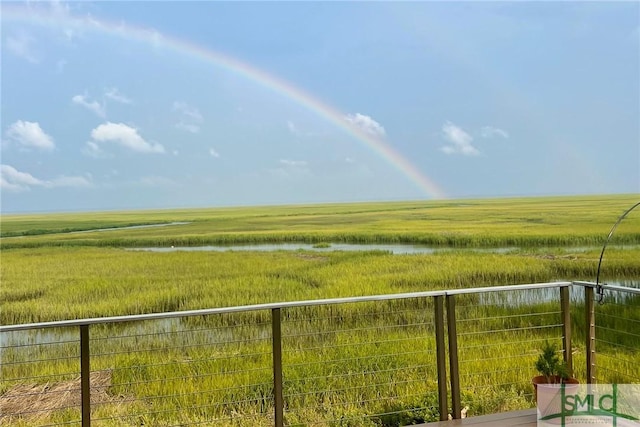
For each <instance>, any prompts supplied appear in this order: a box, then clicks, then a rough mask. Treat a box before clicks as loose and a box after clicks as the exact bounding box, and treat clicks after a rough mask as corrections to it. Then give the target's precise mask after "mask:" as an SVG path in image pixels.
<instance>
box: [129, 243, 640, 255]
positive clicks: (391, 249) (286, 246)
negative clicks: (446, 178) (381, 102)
mask: <svg viewBox="0 0 640 427" xmlns="http://www.w3.org/2000/svg"><path fill="white" fill-rule="evenodd" d="M611 247H615V246H611ZM632 247H640V246H639V245H635V246H629V245H627V246H620V248H626V249H629V248H632ZM545 249H548V250H554V251H555V250H566V249H567V248H566V247H563V248H535V250H536V251H541V250H545ZM595 249H597V250H599V249H600V247H575V248H570V250H571V251H572V252H585V251H589V250H595ZM126 250H129V251H145V252H178V251H184V252H227V251H256V252H275V251H314V252H332V251H383V252H388V253H391V254H394V255H410V254H433V253H437V252H452V251H465V252H481V253H487V252H489V253H500V254H508V253H511V252H514V253H515V252H518V251H520V250H522V248H519V247H515V246H509V247H498V248H451V247H434V246H426V245H415V244H402V243H398V244H378V243H375V244H352V243H331V244H328V245H325V244H320V245H314V244H309V243H261V244H247V245H211V246H177V247H174V246H171V247H147V248H127V249H126Z"/></svg>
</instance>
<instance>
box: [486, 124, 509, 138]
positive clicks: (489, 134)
mask: <svg viewBox="0 0 640 427" xmlns="http://www.w3.org/2000/svg"><path fill="white" fill-rule="evenodd" d="M480 136H482V137H483V138H495V137H500V138H504V139H508V138H509V132H507V131H506V130H504V129H500V128H496V127H493V126H484V127H483V128H482V129H480Z"/></svg>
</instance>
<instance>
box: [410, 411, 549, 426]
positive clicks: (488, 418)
mask: <svg viewBox="0 0 640 427" xmlns="http://www.w3.org/2000/svg"><path fill="white" fill-rule="evenodd" d="M536 425H537V417H536V410H535V408H534V409H524V410H522V411H514V412H504V413H502V414H491V415H481V416H479V417H470V418H464V419H461V420H451V421H439V422H436V423H428V424H420V426H422V427H454V426H484V427H536Z"/></svg>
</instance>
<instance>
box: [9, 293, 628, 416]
mask: <svg viewBox="0 0 640 427" xmlns="http://www.w3.org/2000/svg"><path fill="white" fill-rule="evenodd" d="M581 288H584V297H583V296H582V294H581V293H580V292H579V291H581V290H582V289H581ZM594 288H595V284H589V283H584V282H575V283H573V285H572V283H570V282H554V283H542V284H531V285H513V286H500V287H490V288H475V289H456V290H449V291H436V292H420V293H410V294H396V295H377V296H367V297H356V298H342V299H332V300H314V301H297V302H287V303H281V304H264V305H254V306H244V307H232V308H219V309H209V310H194V311H187V312H172V313H157V314H148V315H136V316H122V317H110V318H102V319H77V320H69V321H63V322H51V323H40V324H31V325H12V326H0V351H1V352H2V367H1V374H2V378H1V379H0V425H12V426H14V425H15V426H23V425H24V426H27V425H28V426H36V425H37V426H44V425H76V426H79V425H82V426H89V425H91V423H92V422H93V423H94V424H95V425H100V426H102V425H105V426H110V425H114V426H115V425H142V424H144V425H164V426H178V425H216V426H226V425H229V426H231V425H233V426H262V425H264V426H273V425H275V426H283V425H290V426H293V425H305V426H306V425H318V426H325V425H338V424H344V425H363V426H364V425H407V424H412V423H419V422H428V421H436V420H443V419H447V417H448V416H452V417H454V418H460V417H461V416H462V414H463V413H464V412H466V415H467V416H473V415H479V414H482V413H490V412H500V411H505V410H511V409H520V408H523V407H533V406H534V402H533V399H532V396H531V394H532V386H531V384H530V382H531V376H532V375H533V365H534V359H535V358H536V356H537V354H538V351H539V348H540V346H541V344H542V343H544V342H545V341H555V342H557V343H558V344H561V345H562V347H563V348H565V349H567V350H569V351H565V352H564V354H565V357H566V358H567V359H568V362H569V364H570V365H572V364H573V365H574V366H575V367H576V369H575V370H576V371H577V372H579V374H580V375H581V376H583V377H584V378H581V380H582V379H587V380H589V379H591V380H592V382H595V381H599V382H603V381H605V382H611V381H624V382H640V373H639V370H638V366H640V360H638V354H640V344H639V343H640V335H639V332H638V331H639V330H640V328H639V327H638V326H640V291H639V290H637V289H632V290H629V289H628V288H624V289H619V288H620V287H615V286H606V287H605V288H606V289H605V291H606V292H607V293H606V295H605V297H606V298H605V301H606V304H605V305H604V306H597V307H595V306H594V305H593V290H594ZM570 290H571V292H570ZM596 320H597V322H596ZM78 331H80V333H78ZM572 331H574V332H572ZM572 335H573V340H572ZM583 343H584V344H583ZM583 347H584V353H585V355H584V356H581V355H580V352H577V353H576V354H575V356H576V357H575V360H574V358H573V356H574V352H573V351H570V350H576V349H578V350H580V349H581V348H583ZM595 348H597V349H598V353H597V363H596V353H595ZM576 363H577V364H578V365H577V366H576ZM582 366H584V368H582ZM523 367H524V369H523ZM585 370H586V372H585Z"/></svg>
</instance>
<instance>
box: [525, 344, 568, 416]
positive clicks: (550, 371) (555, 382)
mask: <svg viewBox="0 0 640 427" xmlns="http://www.w3.org/2000/svg"><path fill="white" fill-rule="evenodd" d="M535 367H536V370H537V371H538V373H539V374H540V375H538V376H535V377H533V380H532V382H533V389H534V396H535V399H536V403H537V406H538V411H539V412H540V414H541V415H542V416H544V415H549V414H554V413H558V412H559V411H560V405H561V402H560V389H561V388H562V387H564V388H565V394H572V393H575V392H576V391H577V388H578V385H577V384H579V383H578V380H577V379H575V378H573V377H572V376H571V373H570V372H569V368H568V366H567V363H566V362H565V361H564V360H562V359H561V357H560V355H559V354H558V350H557V349H556V346H555V345H553V344H551V343H549V342H548V341H546V342H545V343H544V345H543V347H542V352H541V353H540V355H539V356H538V359H537V360H536V364H535Z"/></svg>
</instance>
